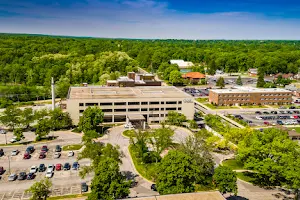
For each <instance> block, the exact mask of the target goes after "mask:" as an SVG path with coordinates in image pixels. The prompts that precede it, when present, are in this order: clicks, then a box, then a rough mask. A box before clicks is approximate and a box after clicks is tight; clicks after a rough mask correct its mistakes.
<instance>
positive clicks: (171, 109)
mask: <svg viewBox="0 0 300 200" xmlns="http://www.w3.org/2000/svg"><path fill="white" fill-rule="evenodd" d="M166 110H176V108H166Z"/></svg>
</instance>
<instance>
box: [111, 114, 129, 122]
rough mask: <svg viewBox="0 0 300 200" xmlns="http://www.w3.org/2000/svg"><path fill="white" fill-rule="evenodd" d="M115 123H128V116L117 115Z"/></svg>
mask: <svg viewBox="0 0 300 200" xmlns="http://www.w3.org/2000/svg"><path fill="white" fill-rule="evenodd" d="M114 121H115V122H126V115H115V116H114Z"/></svg>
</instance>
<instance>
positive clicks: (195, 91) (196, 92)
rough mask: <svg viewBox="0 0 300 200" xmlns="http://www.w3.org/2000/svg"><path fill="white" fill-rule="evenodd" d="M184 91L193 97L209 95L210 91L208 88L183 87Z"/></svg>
mask: <svg viewBox="0 0 300 200" xmlns="http://www.w3.org/2000/svg"><path fill="white" fill-rule="evenodd" d="M183 91H184V92H186V93H188V94H190V95H191V96H193V97H207V96H208V93H209V89H208V88H204V89H199V88H192V87H186V88H183Z"/></svg>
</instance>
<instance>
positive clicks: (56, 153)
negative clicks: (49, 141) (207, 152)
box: [53, 152, 61, 158]
mask: <svg viewBox="0 0 300 200" xmlns="http://www.w3.org/2000/svg"><path fill="white" fill-rule="evenodd" d="M60 156H61V154H60V153H59V152H55V153H54V156H53V157H54V158H59V157H60Z"/></svg>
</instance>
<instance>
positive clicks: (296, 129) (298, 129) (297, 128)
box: [289, 127, 300, 133]
mask: <svg viewBox="0 0 300 200" xmlns="http://www.w3.org/2000/svg"><path fill="white" fill-rule="evenodd" d="M293 129H295V131H296V132H297V133H300V127H293V128H289V130H293Z"/></svg>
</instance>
